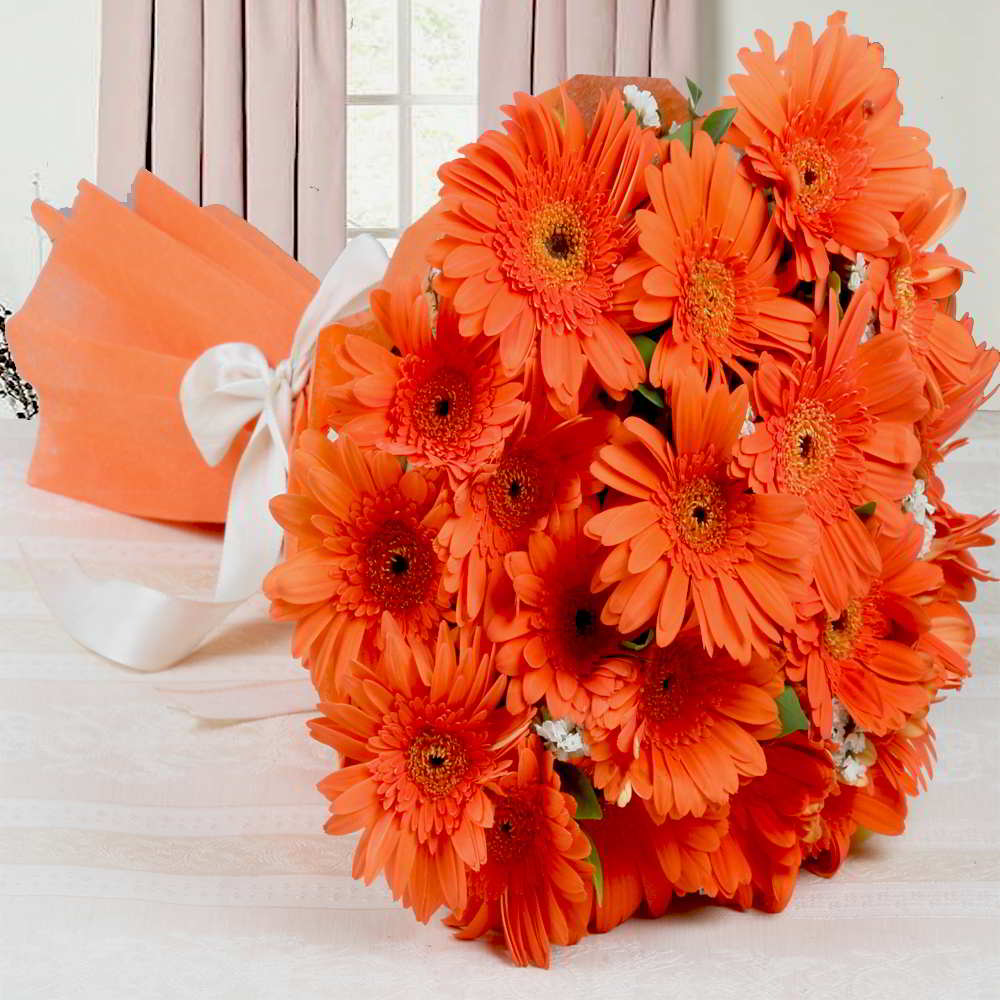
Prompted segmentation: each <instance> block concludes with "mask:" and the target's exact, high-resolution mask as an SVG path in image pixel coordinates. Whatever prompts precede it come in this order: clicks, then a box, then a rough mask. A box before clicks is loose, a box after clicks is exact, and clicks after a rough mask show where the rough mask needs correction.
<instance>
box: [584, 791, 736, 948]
mask: <svg viewBox="0 0 1000 1000" xmlns="http://www.w3.org/2000/svg"><path fill="white" fill-rule="evenodd" d="M603 810H604V814H603V816H602V817H601V819H599V820H590V821H584V822H583V823H582V824H581V826H582V827H583V829H584V831H585V832H586V833H587V835H588V836H589V837H590V839H591V840H592V841H593V842H594V847H595V848H596V850H597V853H598V856H599V857H600V858H601V865H602V868H603V870H604V898H603V900H596V899H595V905H594V915H593V919H592V921H591V927H592V929H593V930H595V931H597V932H598V933H599V934H603V933H605V932H606V931H610V930H612V929H613V928H615V927H617V926H618V925H619V924H621V923H624V921H626V920H628V918H629V917H631V916H632V915H633V914H634V913H636V912H637V911H638V910H639V908H640V907H643V912H644V913H646V914H647V915H648V916H650V917H660V916H662V915H663V914H664V913H666V911H667V907H668V906H669V905H670V901H671V900H672V899H673V897H674V896H675V895H684V894H686V893H693V892H703V893H704V894H705V895H707V896H714V895H715V894H716V893H717V892H719V891H720V890H721V891H724V890H723V889H722V887H721V886H720V884H719V881H718V876H717V873H716V871H715V869H714V861H715V857H716V854H717V852H718V851H719V849H720V848H721V845H722V841H723V839H724V838H725V836H726V831H727V829H728V823H727V822H726V810H725V808H722V809H716V810H713V811H710V812H709V813H706V815H704V816H685V817H683V818H682V819H668V820H666V821H664V822H663V823H654V822H653V820H652V819H651V817H650V815H649V813H648V811H647V810H646V809H645V808H644V807H643V804H642V803H641V802H639V801H638V800H633V801H632V802H630V803H629V804H628V805H627V806H625V807H624V808H619V807H618V806H613V805H604V807H603ZM733 888H735V887H733ZM730 891H733V890H732V889H730Z"/></svg>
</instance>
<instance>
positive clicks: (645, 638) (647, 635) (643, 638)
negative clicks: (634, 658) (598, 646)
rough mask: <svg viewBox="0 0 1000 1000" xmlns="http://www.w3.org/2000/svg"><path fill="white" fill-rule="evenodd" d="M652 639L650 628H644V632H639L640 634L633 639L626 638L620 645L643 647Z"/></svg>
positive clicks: (630, 647) (635, 647) (633, 647)
mask: <svg viewBox="0 0 1000 1000" xmlns="http://www.w3.org/2000/svg"><path fill="white" fill-rule="evenodd" d="M652 641H653V630H652V629H651V628H648V629H646V631H645V632H642V633H640V635H639V636H638V637H637V638H636V639H635V640H634V641H633V640H630V639H626V640H625V641H624V642H623V643H622V645H623V646H624V647H625V648H626V649H635V650H639V649H645V648H646V647H647V646H648V645H649V644H650V643H651V642H652Z"/></svg>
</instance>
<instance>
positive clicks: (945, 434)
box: [916, 315, 1000, 507]
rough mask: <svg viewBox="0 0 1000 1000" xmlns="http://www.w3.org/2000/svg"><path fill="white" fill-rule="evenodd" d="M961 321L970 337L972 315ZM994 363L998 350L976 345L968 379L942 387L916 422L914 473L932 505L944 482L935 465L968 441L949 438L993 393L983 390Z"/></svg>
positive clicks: (941, 494)
mask: <svg viewBox="0 0 1000 1000" xmlns="http://www.w3.org/2000/svg"><path fill="white" fill-rule="evenodd" d="M961 323H962V325H963V326H964V327H965V328H966V330H967V331H968V334H969V336H970V338H971V336H972V317H971V316H968V315H966V316H963V317H962V320H961ZM998 362H1000V351H997V350H995V349H993V348H991V347H987V346H986V345H985V344H980V345H979V346H978V347H977V348H976V360H975V361H974V362H973V364H972V368H971V371H970V372H969V379H968V381H967V382H966V383H965V384H963V385H954V386H950V387H949V388H947V389H945V390H944V391H943V392H942V398H941V400H940V402H939V403H938V404H937V405H936V406H935V407H934V409H932V410H931V411H930V412H929V413H928V414H927V415H926V416H925V417H924V418H923V419H922V420H921V421H920V422H919V423H918V424H917V436H918V437H919V439H920V451H921V454H920V461H919V463H918V464H917V468H916V474H917V476H918V477H919V478H921V479H923V480H925V481H926V491H927V496H928V498H929V500H930V502H931V503H932V504H933V505H934V506H935V507H938V506H940V505H941V504H942V503H943V502H944V483H942V481H941V478H940V477H939V476H938V474H937V471H936V469H937V466H938V465H939V464H940V463H941V462H942V461H944V459H945V458H946V457H947V456H948V455H950V454H951V453H952V451H954V450H955V449H956V448H960V447H962V445H964V444H966V442H967V441H968V439H967V438H961V439H959V440H957V441H956V440H952V439H953V438H954V436H955V435H956V434H957V433H958V432H959V431H960V430H961V429H962V427H963V425H964V424H965V422H966V420H968V419H969V417H970V416H971V415H972V414H973V413H974V412H975V411H976V410H978V409H979V407H981V406H982V405H983V404H984V403H985V402H986V401H987V400H988V399H989V398H990V396H992V395H993V393H994V392H996V389H994V390H992V391H991V392H989V393H985V392H984V390H985V389H986V386H987V385H989V383H990V381H991V380H992V378H993V373H994V372H995V371H996V368H997V363H998Z"/></svg>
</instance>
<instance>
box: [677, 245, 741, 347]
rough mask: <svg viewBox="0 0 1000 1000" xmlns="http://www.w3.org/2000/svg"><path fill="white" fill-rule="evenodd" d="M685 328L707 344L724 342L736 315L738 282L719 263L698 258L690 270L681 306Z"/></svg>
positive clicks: (693, 336)
mask: <svg viewBox="0 0 1000 1000" xmlns="http://www.w3.org/2000/svg"><path fill="white" fill-rule="evenodd" d="M678 307H679V310H680V317H679V318H680V319H681V320H682V323H683V325H684V329H685V330H686V331H687V332H688V334H689V335H690V336H691V337H692V338H693V339H696V340H699V341H701V342H702V343H704V344H717V343H718V342H719V341H722V340H725V338H726V337H727V336H728V335H729V331H730V329H731V328H732V325H733V316H734V315H735V313H736V282H735V281H734V280H733V275H732V272H731V271H730V270H729V268H728V267H727V266H726V265H725V264H724V263H723V262H722V261H720V260H713V259H712V258H710V257H699V258H698V259H697V260H695V262H694V264H693V265H692V266H691V268H690V269H689V270H688V280H687V284H686V285H685V288H684V294H683V296H682V298H681V301H680V302H679V303H678Z"/></svg>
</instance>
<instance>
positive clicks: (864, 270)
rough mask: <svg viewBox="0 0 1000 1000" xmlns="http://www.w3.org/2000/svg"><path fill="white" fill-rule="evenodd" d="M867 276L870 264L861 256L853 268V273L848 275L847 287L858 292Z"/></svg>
mask: <svg viewBox="0 0 1000 1000" xmlns="http://www.w3.org/2000/svg"><path fill="white" fill-rule="evenodd" d="M867 277H868V264H867V263H866V262H865V259H864V257H861V256H859V257H858V261H857V263H856V264H855V265H854V266H853V267H852V268H851V273H850V274H849V275H848V277H847V287H848V288H849V289H850V290H851V291H852V292H856V291H857V290H858V289H859V288H860V287H861V286H862V285H863V284H864V283H865V278H867Z"/></svg>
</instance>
